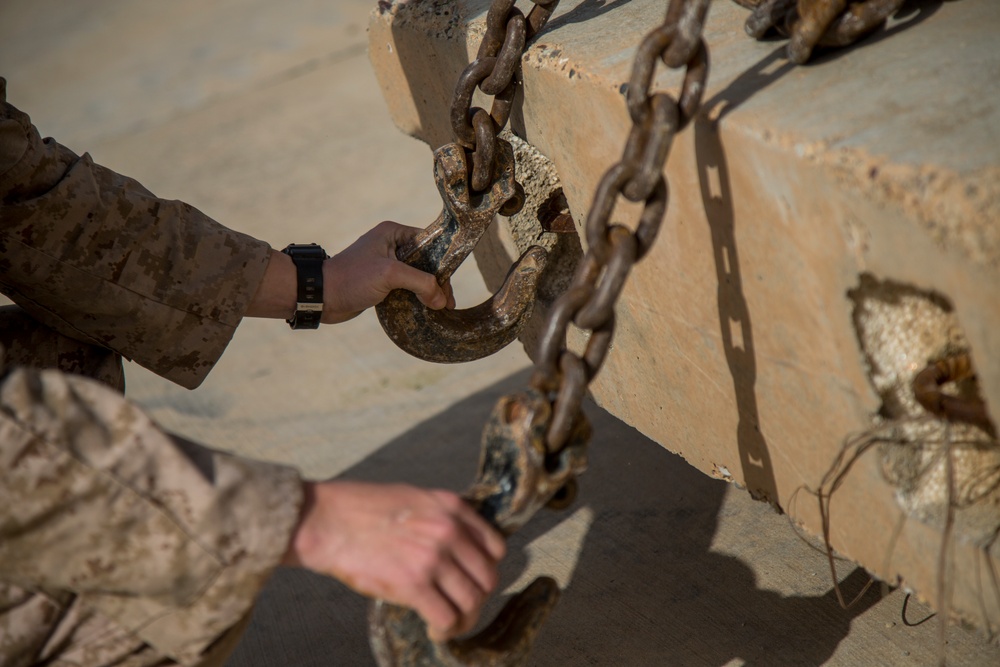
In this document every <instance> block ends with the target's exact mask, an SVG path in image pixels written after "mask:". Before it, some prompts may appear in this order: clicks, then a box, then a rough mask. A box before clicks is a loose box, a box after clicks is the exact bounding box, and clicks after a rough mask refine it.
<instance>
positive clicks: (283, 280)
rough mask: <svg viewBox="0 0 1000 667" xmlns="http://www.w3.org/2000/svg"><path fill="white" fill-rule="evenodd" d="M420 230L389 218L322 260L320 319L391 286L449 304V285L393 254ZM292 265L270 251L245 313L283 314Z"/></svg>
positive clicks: (431, 304)
mask: <svg viewBox="0 0 1000 667" xmlns="http://www.w3.org/2000/svg"><path fill="white" fill-rule="evenodd" d="M418 231H420V230H419V229H418V228H416V227H407V226H405V225H400V224H398V223H395V222H391V221H384V222H381V223H379V224H378V225H377V226H376V227H374V228H373V229H371V230H370V231H368V232H367V233H365V234H364V235H363V236H361V238H359V239H358V240H357V241H355V242H354V243H352V244H351V245H350V246H349V247H347V248H345V249H344V250H342V251H341V252H339V253H337V254H336V255H334V256H333V257H331V258H330V259H328V260H326V261H325V262H324V263H323V296H324V298H323V318H322V322H323V324H336V323H338V322H344V321H346V320H349V319H351V318H353V317H356V316H358V315H360V314H361V313H362V312H363V311H364V310H365V309H367V308H370V307H372V306H374V305H376V304H377V303H379V302H381V301H382V299H384V298H385V296H386V295H387V294H388V293H389V292H390V291H391V290H394V289H408V290H410V291H411V292H413V293H414V294H416V295H417V298H418V299H420V301H421V303H423V304H424V305H425V306H427V307H428V308H433V309H435V310H436V309H440V308H446V307H448V308H453V307H454V306H455V299H454V297H453V296H452V292H451V285H450V284H445V285H444V287H442V286H441V285H438V282H437V280H436V279H435V278H434V276H432V275H431V274H429V273H425V272H423V271H420V270H418V269H415V268H413V267H412V266H409V265H407V264H404V263H403V262H400V261H399V260H397V259H396V248H397V247H399V246H400V245H402V244H403V242H404V241H406V240H408V239H410V238H411V237H412V236H413V235H414V234H416V233H417V232H418ZM295 299H296V270H295V265H294V264H293V263H292V258H291V257H289V256H288V255H286V254H284V253H282V252H278V251H276V250H272V251H271V258H270V261H269V262H268V265H267V270H266V271H265V273H264V279H263V280H262V281H261V283H260V286H259V287H258V288H257V293H256V294H255V295H254V298H253V301H251V303H250V306H249V308H247V312H246V314H247V316H249V317H278V318H282V319H288V318H289V317H291V316H292V312H293V311H294V310H295Z"/></svg>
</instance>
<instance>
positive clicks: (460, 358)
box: [375, 140, 546, 363]
mask: <svg viewBox="0 0 1000 667" xmlns="http://www.w3.org/2000/svg"><path fill="white" fill-rule="evenodd" d="M496 163H497V167H496V171H495V172H494V177H495V178H494V182H493V185H492V186H490V188H489V189H488V190H486V191H485V192H483V193H481V194H473V193H471V192H470V190H469V180H468V167H467V165H466V158H465V153H464V149H463V148H462V147H461V146H460V145H458V144H447V145H445V146H442V147H441V148H439V149H438V150H436V151H435V152H434V180H435V181H436V182H437V187H438V191H439V192H440V193H441V199H442V200H443V202H444V208H443V210H442V211H441V215H439V216H438V218H437V220H435V221H434V222H433V223H432V224H431V225H430V226H429V227H427V228H426V229H424V230H423V231H421V232H420V233H418V234H417V236H416V237H415V238H414V239H413V240H412V242H410V243H408V244H406V245H404V246H401V247H400V248H398V249H397V251H396V257H397V258H399V259H400V260H401V261H404V262H406V263H407V264H409V265H411V266H415V267H416V268H418V269H421V270H422V271H426V272H428V273H433V274H434V275H435V276H437V279H438V282H439V283H442V284H443V283H444V282H445V281H446V280H448V279H449V278H450V277H451V276H452V274H453V273H454V272H455V270H456V269H458V266H459V265H460V264H461V263H462V262H463V261H464V260H465V258H466V257H467V256H468V255H469V253H471V252H472V249H473V248H474V247H475V246H476V244H477V243H478V242H479V239H480V238H482V236H483V234H484V233H485V231H486V228H487V227H488V226H489V225H490V223H491V222H492V221H493V218H494V217H495V215H496V213H497V211H499V210H500V209H501V207H503V206H504V204H505V203H507V202H508V201H509V200H511V199H515V198H521V197H523V191H522V190H521V188H520V186H519V185H517V183H516V182H515V180H514V151H513V149H512V148H511V147H510V144H509V143H507V142H506V141H503V140H498V141H497V160H496ZM545 260H546V252H545V250H544V249H543V248H542V247H540V246H532V247H530V248H528V250H526V251H525V252H524V254H523V255H521V257H520V258H519V259H518V260H517V262H515V263H514V265H513V267H511V270H510V272H509V273H508V274H507V278H506V279H505V280H504V284H503V286H502V287H501V288H500V290H499V291H498V292H497V293H496V294H494V295H493V297H492V298H490V299H489V300H487V301H485V302H484V303H481V304H479V305H478V306H475V307H472V308H467V309H464V310H447V309H442V310H431V309H430V308H427V307H426V306H424V305H423V304H422V303H420V301H419V300H418V299H417V297H416V295H414V294H413V293H412V292H410V291H408V290H402V289H397V290H393V291H392V292H390V293H389V295H388V296H387V297H386V298H385V299H384V300H383V301H382V303H380V304H379V305H378V306H376V307H375V311H376V313H377V314H378V319H379V322H380V323H381V324H382V328H383V329H384V330H385V332H386V333H387V334H388V335H389V338H391V339H392V341H393V342H394V343H396V345H398V346H399V347H401V348H402V349H403V350H405V351H406V352H409V353H410V354H412V355H413V356H415V357H419V358H420V359H424V360H426V361H436V362H442V363H458V362H464V361H474V360H476V359H481V358H482V357H485V356H489V355H490V354H493V353H494V352H496V351H498V350H500V349H501V348H503V347H504V346H506V345H507V344H508V343H510V342H511V341H513V340H514V339H515V338H517V335H518V334H519V333H520V332H521V329H523V328H524V325H525V324H527V321H528V318H529V317H531V313H532V309H533V306H534V303H535V290H536V288H537V285H538V280H539V278H540V277H541V273H542V269H543V268H544V267H545Z"/></svg>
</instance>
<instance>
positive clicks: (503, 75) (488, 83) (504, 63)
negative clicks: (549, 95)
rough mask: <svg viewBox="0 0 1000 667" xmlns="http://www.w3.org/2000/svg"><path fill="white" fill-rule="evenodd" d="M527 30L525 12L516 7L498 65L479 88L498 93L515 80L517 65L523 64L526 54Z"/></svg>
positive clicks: (512, 13) (513, 10) (497, 61)
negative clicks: (522, 60)
mask: <svg viewBox="0 0 1000 667" xmlns="http://www.w3.org/2000/svg"><path fill="white" fill-rule="evenodd" d="M525 31H526V24H525V20H524V14H522V13H521V10H520V9H518V8H517V7H514V8H513V9H512V10H511V12H510V18H508V19H507V34H506V37H505V38H504V41H503V46H502V47H501V48H500V52H499V53H497V54H496V59H497V60H496V65H495V66H494V68H493V71H492V72H491V73H490V75H489V76H488V77H486V78H485V79H483V80H482V82H481V83H480V84H479V89H480V90H482V91H483V92H484V93H486V94H487V95H496V94H498V93H499V92H500V91H502V90H503V89H504V88H506V87H507V86H509V85H510V84H511V82H512V81H513V80H514V72H516V71H517V66H518V65H520V64H521V56H522V55H524V43H525V35H526V32H525ZM480 57H482V56H480Z"/></svg>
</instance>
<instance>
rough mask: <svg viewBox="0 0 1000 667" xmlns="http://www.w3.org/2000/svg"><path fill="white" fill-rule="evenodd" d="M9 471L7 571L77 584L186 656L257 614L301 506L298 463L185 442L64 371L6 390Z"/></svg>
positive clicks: (1, 411) (2, 400)
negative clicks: (259, 597) (261, 595)
mask: <svg viewBox="0 0 1000 667" xmlns="http://www.w3.org/2000/svg"><path fill="white" fill-rule="evenodd" d="M0 470H3V471H4V472H3V474H2V475H0V571H2V573H3V577H2V578H3V580H5V581H8V582H10V583H11V584H13V585H15V586H20V587H22V588H25V589H28V590H35V591H47V592H49V593H50V594H52V595H53V596H57V595H59V594H60V593H61V592H65V591H70V592H72V593H74V594H75V595H76V596H77V599H78V600H79V601H81V602H82V603H84V604H85V605H89V607H90V608H92V609H93V610H94V611H95V612H96V613H99V614H101V615H103V616H104V617H107V618H110V619H112V620H113V621H115V622H116V623H117V624H119V625H120V626H122V627H124V628H126V629H127V630H128V631H129V632H132V633H134V634H135V635H136V636H137V637H139V638H140V639H141V640H142V641H144V642H145V643H147V644H149V645H151V646H152V647H153V648H155V649H156V650H157V651H158V652H161V653H163V654H166V655H168V656H170V657H172V658H173V659H175V660H177V661H179V662H181V663H182V664H191V663H193V662H196V660H197V659H198V657H199V656H200V655H201V654H202V652H203V651H205V650H206V648H208V647H209V646H210V645H211V644H212V642H213V640H215V639H216V638H217V637H219V636H220V635H222V634H223V633H224V632H225V631H226V629H227V628H229V627H230V626H232V625H234V624H235V623H237V622H238V621H239V620H240V619H241V618H243V617H244V616H245V615H246V614H247V612H248V610H249V609H250V608H251V605H252V603H253V600H254V598H255V597H256V596H257V594H258V593H259V590H260V587H261V586H262V584H263V582H264V580H265V579H266V578H267V577H268V576H269V574H270V572H271V570H272V568H273V567H274V566H275V565H276V563H277V562H278V561H279V560H280V558H281V556H282V554H283V553H284V550H285V548H286V547H287V544H288V540H289V537H290V535H291V531H292V530H293V528H294V525H295V523H296V521H297V517H298V512H299V507H300V505H301V502H302V488H301V481H300V478H299V476H298V474H297V473H296V472H295V471H294V470H292V469H290V468H286V467H283V466H278V465H274V464H268V463H262V462H255V461H249V460H246V459H241V458H237V457H233V456H229V455H226V454H223V453H220V452H216V451H213V450H209V449H206V448H203V447H200V446H197V445H193V444H191V443H186V442H182V441H178V440H177V439H174V438H171V437H170V436H168V435H167V434H165V433H164V432H163V431H161V430H159V429H158V428H157V427H156V426H155V425H154V424H153V423H152V422H151V421H150V420H149V419H148V418H147V417H146V416H144V415H143V413H142V412H141V411H140V410H138V409H137V408H136V407H134V406H133V405H131V404H130V403H129V402H128V401H127V400H126V399H124V398H123V397H122V396H121V395H120V394H117V393H116V392H114V391H113V390H111V389H108V388H107V387H104V386H103V385H101V384H100V383H97V382H95V381H92V380H89V379H86V378H82V377H78V376H73V375H66V374H63V373H61V372H59V371H55V370H44V371H40V370H37V369H26V368H22V369H18V370H15V371H14V372H12V373H11V374H10V375H9V376H8V377H7V378H6V379H5V380H4V382H3V384H2V385H0ZM0 616H2V614H0ZM2 620H3V619H2V618H0V621H2ZM0 630H2V624H0ZM2 635H3V632H2V631H0V637H2ZM2 644H3V642H2V641H0V648H2ZM0 653H2V651H0ZM0 658H2V655H0ZM0 662H3V661H2V660H0Z"/></svg>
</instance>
